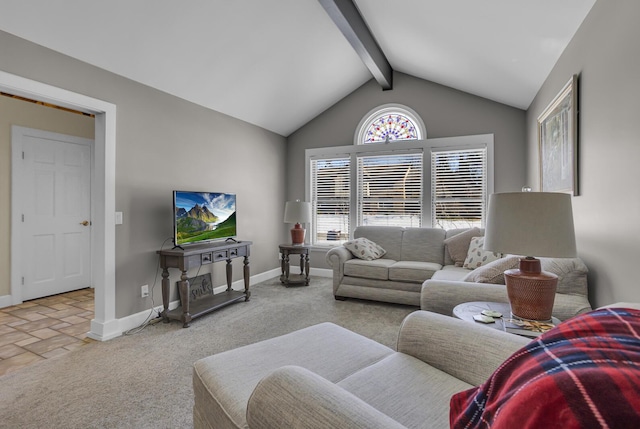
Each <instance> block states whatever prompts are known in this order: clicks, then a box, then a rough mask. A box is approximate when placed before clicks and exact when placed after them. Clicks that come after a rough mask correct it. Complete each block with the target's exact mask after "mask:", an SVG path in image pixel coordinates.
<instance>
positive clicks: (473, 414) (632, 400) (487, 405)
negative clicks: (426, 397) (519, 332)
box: [450, 308, 640, 429]
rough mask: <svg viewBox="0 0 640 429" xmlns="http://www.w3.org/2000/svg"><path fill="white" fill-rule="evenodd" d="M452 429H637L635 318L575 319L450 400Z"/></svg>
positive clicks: (639, 347)
mask: <svg viewBox="0 0 640 429" xmlns="http://www.w3.org/2000/svg"><path fill="white" fill-rule="evenodd" d="M450 423H451V427H452V428H456V429H457V428H494V429H514V428H516V429H533V428H536V429H537V428H544V429H547V428H562V429H572V428H640V311H638V310H632V309H625V308H609V309H603V310H594V311H591V312H589V313H586V314H582V315H579V316H576V317H573V318H572V319H570V320H567V321H565V322H563V323H561V324H559V325H558V326H557V327H555V328H554V329H552V330H550V331H549V332H547V333H545V334H543V335H541V336H540V337H538V338H536V339H535V340H533V341H532V342H531V343H529V344H527V345H526V346H525V347H523V348H522V349H520V350H519V351H517V352H516V353H514V354H513V355H512V356H511V357H510V358H509V359H507V360H506V361H505V362H504V363H503V364H502V365H501V366H500V367H499V368H498V369H497V370H496V371H495V372H494V373H493V375H492V376H491V377H490V378H489V380H487V381H486V382H485V383H484V384H482V385H481V386H479V387H477V388H474V389H470V390H467V391H464V392H460V393H458V394H456V395H454V396H453V397H452V398H451V411H450Z"/></svg>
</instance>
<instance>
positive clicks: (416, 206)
mask: <svg viewBox="0 0 640 429" xmlns="http://www.w3.org/2000/svg"><path fill="white" fill-rule="evenodd" d="M357 159H358V169H357V176H358V199H357V213H358V225H394V226H406V227H419V226H420V225H421V223H422V174H423V166H422V152H421V151H420V152H418V153H406V154H393V155H390V154H385V155H372V156H358V158H357Z"/></svg>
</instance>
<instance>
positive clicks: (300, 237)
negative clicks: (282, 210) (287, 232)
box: [291, 223, 307, 246]
mask: <svg viewBox="0 0 640 429" xmlns="http://www.w3.org/2000/svg"><path fill="white" fill-rule="evenodd" d="M306 232H307V231H306V230H305V229H304V228H303V227H302V226H301V225H300V224H299V223H296V224H295V226H294V227H293V228H291V244H293V245H294V246H295V245H301V244H304V235H305V233H306Z"/></svg>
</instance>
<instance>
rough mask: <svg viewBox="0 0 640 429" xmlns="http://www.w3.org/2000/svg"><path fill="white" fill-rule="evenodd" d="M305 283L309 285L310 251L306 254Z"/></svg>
mask: <svg viewBox="0 0 640 429" xmlns="http://www.w3.org/2000/svg"><path fill="white" fill-rule="evenodd" d="M301 274H302V273H301ZM304 284H305V285H306V286H309V253H305V255H304Z"/></svg>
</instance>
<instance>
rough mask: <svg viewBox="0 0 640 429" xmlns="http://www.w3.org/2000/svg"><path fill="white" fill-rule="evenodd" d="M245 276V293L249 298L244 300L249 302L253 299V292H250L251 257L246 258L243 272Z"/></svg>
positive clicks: (246, 297)
mask: <svg viewBox="0 0 640 429" xmlns="http://www.w3.org/2000/svg"><path fill="white" fill-rule="evenodd" d="M243 271H244V272H243V276H244V293H245V294H247V296H245V298H244V300H245V301H249V298H251V291H250V290H249V279H250V277H251V275H250V273H249V257H248V256H245V257H244V270H243Z"/></svg>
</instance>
